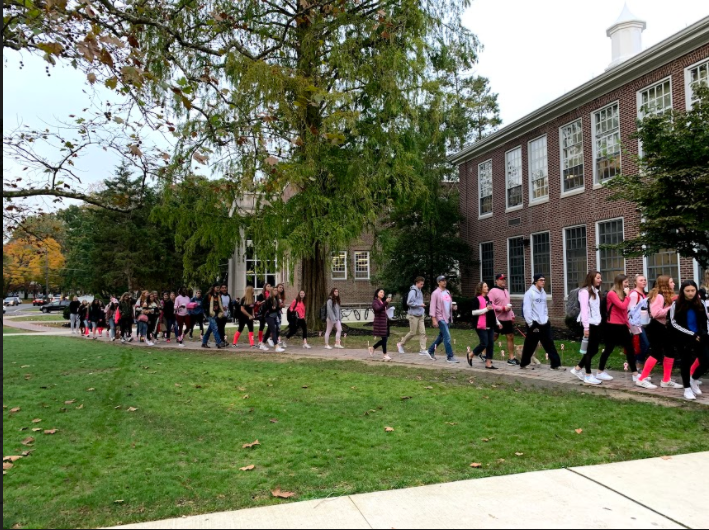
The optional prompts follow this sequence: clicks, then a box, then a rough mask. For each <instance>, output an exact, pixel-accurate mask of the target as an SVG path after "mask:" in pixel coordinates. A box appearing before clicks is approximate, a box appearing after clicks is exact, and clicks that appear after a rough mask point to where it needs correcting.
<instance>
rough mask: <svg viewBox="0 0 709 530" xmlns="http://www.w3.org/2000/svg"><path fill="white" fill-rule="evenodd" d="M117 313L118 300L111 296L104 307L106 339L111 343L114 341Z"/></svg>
mask: <svg viewBox="0 0 709 530" xmlns="http://www.w3.org/2000/svg"><path fill="white" fill-rule="evenodd" d="M117 312H118V300H117V299H116V298H115V297H114V296H111V301H110V302H109V303H108V305H107V306H106V322H107V323H108V338H109V340H110V341H111V342H115V340H116V314H117Z"/></svg>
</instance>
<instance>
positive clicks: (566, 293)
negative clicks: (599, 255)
mask: <svg viewBox="0 0 709 530" xmlns="http://www.w3.org/2000/svg"><path fill="white" fill-rule="evenodd" d="M573 228H585V229H586V265H587V267H586V268H588V226H586V225H584V224H580V225H572V226H564V227H563V228H562V229H561V236H562V238H563V243H564V244H563V247H564V248H563V253H564V300H566V299H568V298H569V281H568V278H567V276H568V270H569V266H568V263H567V260H566V231H567V230H571V229H573Z"/></svg>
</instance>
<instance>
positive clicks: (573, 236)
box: [564, 226, 588, 295]
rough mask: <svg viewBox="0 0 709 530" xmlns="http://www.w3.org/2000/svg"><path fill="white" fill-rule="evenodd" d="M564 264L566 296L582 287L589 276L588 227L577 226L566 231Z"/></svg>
mask: <svg viewBox="0 0 709 530" xmlns="http://www.w3.org/2000/svg"><path fill="white" fill-rule="evenodd" d="M564 262H565V268H566V294H567V295H568V294H569V293H570V292H571V291H573V290H574V289H576V288H577V287H580V286H581V284H582V283H583V282H584V280H585V279H586V275H587V274H588V256H587V252H586V227H585V226H576V227H574V228H567V229H566V230H564Z"/></svg>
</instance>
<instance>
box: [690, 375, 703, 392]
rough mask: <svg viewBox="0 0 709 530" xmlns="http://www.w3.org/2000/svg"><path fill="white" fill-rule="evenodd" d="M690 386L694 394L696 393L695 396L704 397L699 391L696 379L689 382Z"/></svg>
mask: <svg viewBox="0 0 709 530" xmlns="http://www.w3.org/2000/svg"><path fill="white" fill-rule="evenodd" d="M689 386H690V387H691V388H692V392H694V395H695V396H701V395H702V391H701V390H699V385H698V384H697V382H696V381H695V380H694V379H690V380H689Z"/></svg>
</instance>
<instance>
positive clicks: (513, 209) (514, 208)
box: [505, 204, 524, 213]
mask: <svg viewBox="0 0 709 530" xmlns="http://www.w3.org/2000/svg"><path fill="white" fill-rule="evenodd" d="M523 209H524V204H520V205H519V206H513V207H512V208H507V209H506V210H505V213H512V212H518V211H520V210H523Z"/></svg>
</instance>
